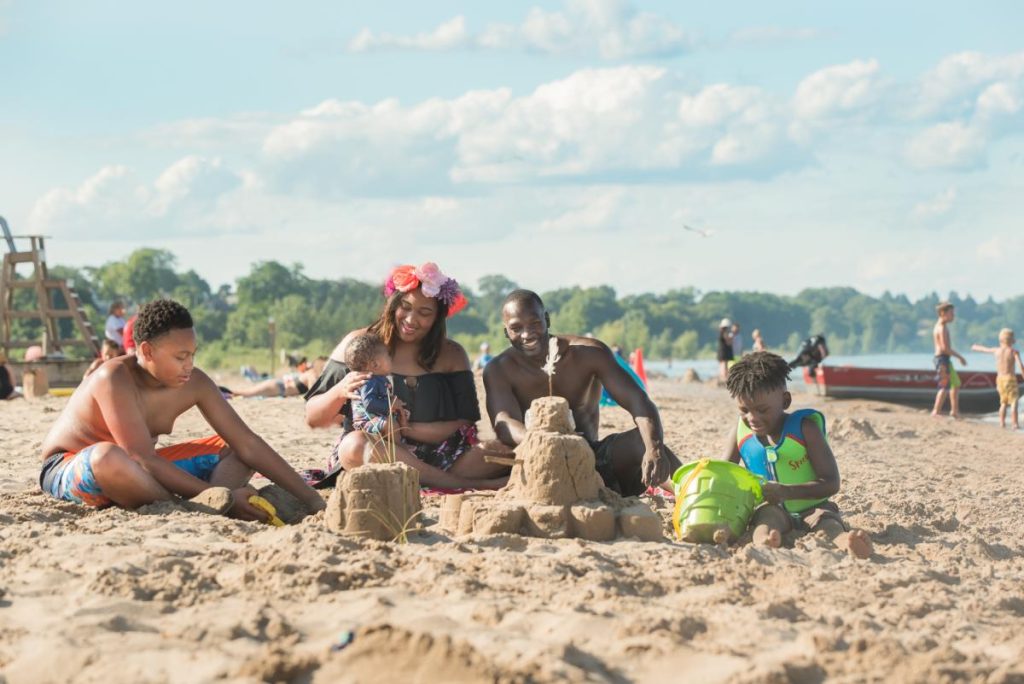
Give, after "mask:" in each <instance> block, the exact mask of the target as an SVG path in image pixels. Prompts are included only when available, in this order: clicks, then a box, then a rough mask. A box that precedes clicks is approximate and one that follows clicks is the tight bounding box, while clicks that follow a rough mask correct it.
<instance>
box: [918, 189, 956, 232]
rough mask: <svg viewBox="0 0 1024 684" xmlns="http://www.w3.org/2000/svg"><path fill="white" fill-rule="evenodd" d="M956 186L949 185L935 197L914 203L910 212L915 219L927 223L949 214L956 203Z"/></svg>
mask: <svg viewBox="0 0 1024 684" xmlns="http://www.w3.org/2000/svg"><path fill="white" fill-rule="evenodd" d="M956 195H957V192H956V188H955V187H952V186H951V187H948V188H946V189H945V190H943V191H942V192H940V193H939V194H937V195H935V196H934V197H930V198H928V199H926V200H924V201H922V202H918V203H917V204H915V205H914V208H913V210H911V212H910V216H911V218H913V219H914V220H915V221H918V222H922V223H926V222H930V221H935V220H937V219H940V218H943V217H945V216H947V215H948V214H949V212H950V211H951V210H952V209H953V205H954V204H955V203H956Z"/></svg>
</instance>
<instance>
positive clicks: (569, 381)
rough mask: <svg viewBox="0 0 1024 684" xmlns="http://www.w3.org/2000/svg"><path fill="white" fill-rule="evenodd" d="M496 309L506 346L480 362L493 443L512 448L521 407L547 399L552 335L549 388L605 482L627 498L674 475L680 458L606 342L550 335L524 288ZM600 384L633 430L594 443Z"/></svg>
mask: <svg viewBox="0 0 1024 684" xmlns="http://www.w3.org/2000/svg"><path fill="white" fill-rule="evenodd" d="M501 313H502V318H503V320H504V323H505V335H506V337H508V339H509V341H510V342H511V343H512V347H511V348H510V349H506V350H505V351H504V352H502V353H501V354H499V355H498V356H496V357H494V359H492V360H491V362H490V363H488V364H487V366H485V367H484V388H485V390H486V393H487V413H488V414H489V415H490V417H491V424H492V425H493V426H494V431H495V433H496V434H497V436H498V439H499V440H501V441H502V442H503V443H505V444H507V445H509V446H515V445H517V444H519V443H520V442H522V441H523V438H524V437H525V436H526V427H525V425H524V424H523V416H524V414H525V412H526V410H527V409H528V408H529V407H530V403H531V402H532V401H533V400H534V399H537V398H538V397H546V396H548V376H547V375H546V374H545V373H544V371H543V370H541V366H543V365H544V359H545V357H546V356H547V353H548V344H549V339H550V337H556V339H557V340H558V353H559V354H560V355H561V360H560V361H559V362H558V364H557V365H556V367H555V370H556V372H555V376H554V393H555V395H557V396H560V397H564V398H565V399H567V400H568V402H569V407H570V408H571V409H572V412H573V418H574V419H575V421H576V430H577V431H578V432H580V433H581V434H582V436H583V437H584V438H585V439H586V440H587V441H588V442H590V445H591V447H592V448H593V449H594V456H595V457H596V465H597V470H598V472H599V473H600V474H601V477H602V478H604V481H605V484H606V485H608V486H609V487H612V488H616V489H618V490H619V491H621V492H622V494H624V495H626V496H632V495H636V494H641V493H643V492H644V490H645V489H646V488H647V487H648V486H655V485H659V484H661V483H663V482H665V481H666V480H667V479H668V478H669V477H670V476H671V475H672V473H673V472H675V470H676V468H678V467H679V465H680V464H679V459H678V458H676V455H675V454H673V453H672V451H671V450H670V449H669V448H668V447H667V446H665V444H664V443H663V434H662V428H661V419H660V418H659V416H658V409H657V408H656V407H655V406H654V404H653V403H652V402H651V400H650V399H649V398H648V397H647V395H646V394H645V393H644V391H643V390H642V389H641V388H640V387H639V386H638V385H637V384H636V382H634V381H633V379H632V378H630V377H629V374H628V373H626V371H624V370H623V369H622V368H621V367H620V366H619V364H618V363H617V362H616V361H615V358H614V357H613V356H612V352H611V350H609V349H608V347H607V346H605V345H604V344H603V343H602V342H599V341H598V340H595V339H591V338H587V337H575V336H570V335H558V336H552V335H550V333H549V332H548V328H549V326H550V325H551V320H550V318H549V317H548V314H547V312H546V311H545V310H544V303H543V302H542V301H541V299H540V297H539V296H537V294H536V293H534V292H530V291H529V290H515V291H514V292H512V293H511V294H509V295H508V297H506V298H505V304H504V306H503V307H502V311H501ZM602 385H603V386H604V387H605V389H607V390H608V394H609V395H611V397H612V399H614V400H615V401H616V402H617V403H618V404H619V406H621V407H622V408H624V409H626V410H627V411H629V414H630V415H631V416H633V421H634V422H635V423H636V428H634V429H633V430H630V431H629V432H623V433H618V434H612V435H608V436H606V437H605V438H604V439H601V440H598V425H599V423H600V421H599V402H600V399H601V387H602Z"/></svg>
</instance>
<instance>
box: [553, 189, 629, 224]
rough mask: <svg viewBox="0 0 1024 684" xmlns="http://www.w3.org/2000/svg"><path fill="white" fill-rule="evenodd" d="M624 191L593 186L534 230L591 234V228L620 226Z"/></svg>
mask: <svg viewBox="0 0 1024 684" xmlns="http://www.w3.org/2000/svg"><path fill="white" fill-rule="evenodd" d="M624 196H625V192H624V191H623V189H622V188H615V189H612V190H609V189H607V188H595V189H594V190H593V191H591V192H587V193H585V194H583V196H582V197H581V198H580V199H581V200H582V201H581V202H578V203H576V204H575V206H572V207H571V208H569V209H567V210H565V211H564V212H563V213H561V214H559V215H558V216H556V217H554V218H547V219H544V220H542V221H541V223H540V226H539V230H538V232H539V233H540V234H542V235H548V234H552V233H554V234H570V235H578V234H580V233H587V234H590V235H592V234H593V233H594V232H595V231H603V230H611V229H615V228H617V227H620V226H621V223H622V221H623V220H624V219H625V218H626V217H624V216H623V214H624V213H625V212H623V206H622V203H623V198H624Z"/></svg>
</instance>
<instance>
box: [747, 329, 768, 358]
mask: <svg viewBox="0 0 1024 684" xmlns="http://www.w3.org/2000/svg"><path fill="white" fill-rule="evenodd" d="M750 338H751V339H752V340H753V348H752V351H756V352H760V351H765V350H766V349H767V347H766V346H765V344H764V338H763V337H761V330H760V329H758V328H755V329H754V332H752V333H750Z"/></svg>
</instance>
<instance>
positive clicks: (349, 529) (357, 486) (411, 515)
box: [324, 463, 422, 541]
mask: <svg viewBox="0 0 1024 684" xmlns="http://www.w3.org/2000/svg"><path fill="white" fill-rule="evenodd" d="M421 510H422V506H421V504H420V475H419V473H417V472H416V471H415V470H413V469H412V468H410V467H409V466H407V465H405V464H402V463H369V464H367V465H364V466H362V467H360V468H356V469H355V470H352V471H350V472H346V473H344V474H343V477H339V478H338V486H337V487H336V488H335V489H334V492H333V493H332V494H331V496H330V498H329V499H328V500H327V510H326V511H325V512H324V520H325V522H326V524H327V528H328V529H329V530H331V531H332V532H338V533H341V534H346V535H350V536H354V537H364V538H366V539H377V540H380V541H393V540H395V539H396V538H399V537H402V536H404V534H405V532H406V531H407V530H408V529H410V528H411V527H415V526H416V524H415V521H416V518H417V517H418V515H419V513H420V511H421Z"/></svg>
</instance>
